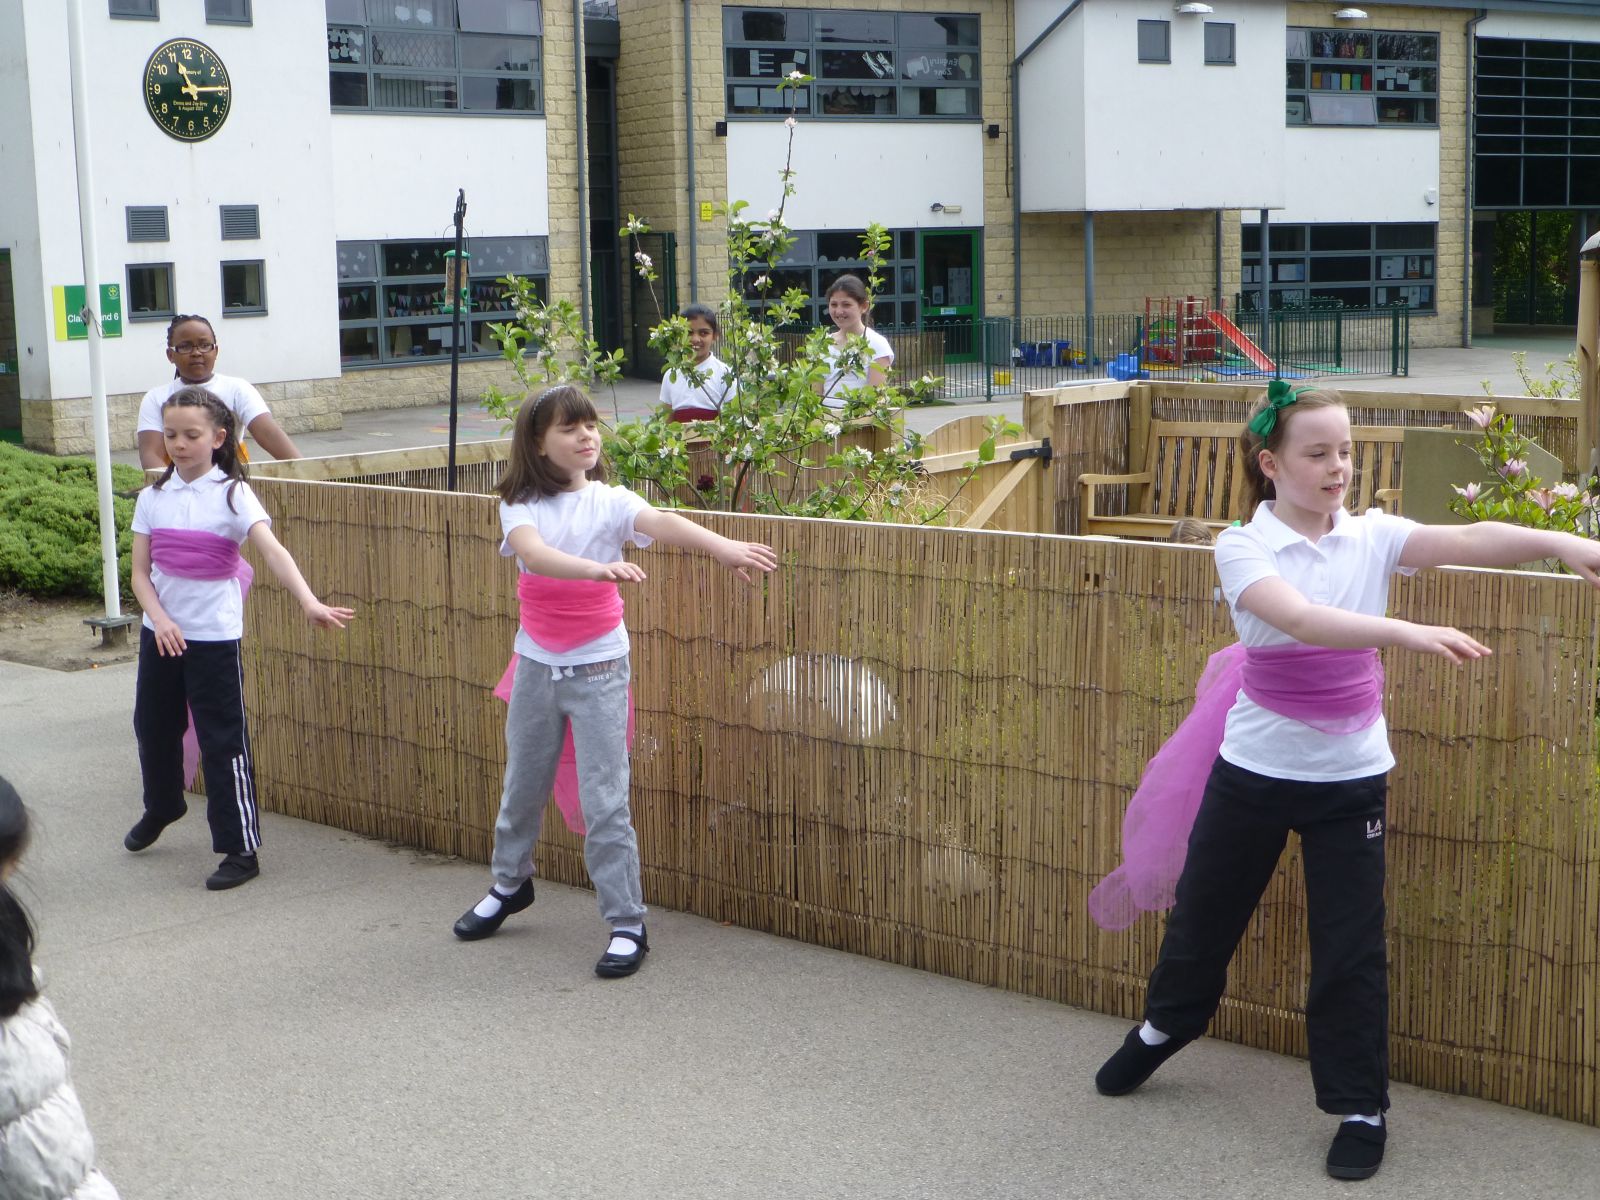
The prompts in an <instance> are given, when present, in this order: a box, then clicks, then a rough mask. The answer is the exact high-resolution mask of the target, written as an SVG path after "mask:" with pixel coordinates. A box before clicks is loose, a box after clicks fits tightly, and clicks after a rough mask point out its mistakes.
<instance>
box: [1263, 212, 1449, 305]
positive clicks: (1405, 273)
mask: <svg viewBox="0 0 1600 1200" xmlns="http://www.w3.org/2000/svg"><path fill="white" fill-rule="evenodd" d="M1269 229H1270V230H1271V235H1270V239H1269V240H1270V242H1271V247H1270V251H1269V253H1268V255H1267V258H1268V265H1269V267H1270V270H1271V275H1270V277H1269V278H1268V281H1267V287H1268V289H1269V290H1270V292H1271V297H1272V307H1273V308H1274V309H1277V308H1280V307H1281V308H1304V307H1322V306H1334V307H1344V308H1387V307H1389V306H1391V305H1395V304H1404V305H1406V306H1407V307H1409V308H1412V309H1417V310H1420V311H1424V312H1432V311H1434V309H1435V298H1434V265H1435V263H1434V248H1435V244H1436V238H1437V233H1438V226H1436V225H1428V224H1392V225H1331V224H1330V225H1270V226H1269ZM1242 235H1243V254H1242V266H1243V271H1242V272H1241V274H1240V289H1241V296H1240V304H1241V305H1242V306H1243V307H1244V308H1245V309H1246V310H1250V309H1256V308H1259V307H1260V305H1261V226H1260V225H1246V226H1244V228H1243V230H1242Z"/></svg>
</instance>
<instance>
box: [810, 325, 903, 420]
mask: <svg viewBox="0 0 1600 1200" xmlns="http://www.w3.org/2000/svg"><path fill="white" fill-rule="evenodd" d="M861 333H862V336H863V337H865V338H866V339H867V345H868V346H870V347H872V352H871V353H870V354H869V355H868V356H867V359H868V361H867V362H866V363H864V364H863V365H864V366H866V367H868V368H869V369H870V368H871V366H872V364H873V363H875V362H877V360H878V359H880V358H887V359H888V360H889V362H888V366H891V367H892V366H894V347H893V346H891V345H889V339H888V338H886V337H884V336H883V334H881V333H879V332H878V331H877V330H876V329H873V328H871V327H870V326H869V327H868V328H865V329H863V330H862V331H861ZM842 352H843V347H841V346H840V345H839V343H838V342H832V341H830V342H829V343H828V378H827V381H826V382H825V383H824V384H823V385H822V402H823V403H824V404H826V405H827V406H828V407H829V408H843V407H844V403H845V393H846V392H847V391H849V390H850V389H852V388H864V387H866V386H867V376H866V375H865V374H857V373H856V372H855V371H852V370H848V369H846V368H844V367H840V366H838V365H837V364H838V362H839V358H840V355H841V354H842Z"/></svg>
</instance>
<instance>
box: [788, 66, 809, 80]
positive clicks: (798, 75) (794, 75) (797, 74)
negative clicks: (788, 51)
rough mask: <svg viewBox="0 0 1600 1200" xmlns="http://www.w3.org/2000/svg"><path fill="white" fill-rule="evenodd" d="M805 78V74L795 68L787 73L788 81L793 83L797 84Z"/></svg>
mask: <svg viewBox="0 0 1600 1200" xmlns="http://www.w3.org/2000/svg"><path fill="white" fill-rule="evenodd" d="M805 77H806V73H805V72H804V71H801V70H799V69H798V68H796V69H795V70H793V71H790V72H789V79H790V80H791V81H792V82H794V83H799V82H800V81H801V80H802V79H804V78H805Z"/></svg>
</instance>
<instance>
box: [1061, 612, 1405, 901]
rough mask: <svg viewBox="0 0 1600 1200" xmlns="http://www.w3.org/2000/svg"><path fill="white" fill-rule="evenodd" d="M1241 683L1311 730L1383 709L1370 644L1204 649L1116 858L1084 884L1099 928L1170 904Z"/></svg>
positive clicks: (1137, 796) (1369, 719) (1338, 727)
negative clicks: (1186, 709)
mask: <svg viewBox="0 0 1600 1200" xmlns="http://www.w3.org/2000/svg"><path fill="white" fill-rule="evenodd" d="M1241 691H1243V692H1244V694H1245V695H1246V696H1247V697H1249V698H1250V699H1251V700H1252V701H1254V702H1255V703H1256V704H1259V705H1260V706H1261V707H1263V708H1266V709H1270V710H1271V711H1273V712H1275V713H1278V714H1279V715H1280V716H1285V717H1289V718H1290V719H1291V720H1295V721H1300V722H1302V723H1303V724H1306V725H1309V726H1311V728H1313V729H1316V730H1318V731H1319V732H1322V733H1336V734H1348V733H1356V732H1358V731H1360V730H1362V729H1365V728H1367V727H1368V726H1369V725H1371V724H1372V723H1373V722H1375V721H1376V720H1377V719H1378V718H1379V717H1380V716H1381V715H1382V713H1383V666H1382V664H1381V663H1380V662H1379V661H1378V652H1377V651H1376V650H1328V649H1324V648H1322V647H1320V646H1302V645H1298V644H1296V645H1289V646H1254V647H1245V646H1241V645H1239V644H1237V643H1235V644H1234V645H1232V646H1228V647H1227V648H1226V649H1223V650H1219V651H1217V652H1216V653H1215V654H1213V655H1212V656H1211V658H1210V659H1209V660H1208V661H1207V662H1206V668H1205V670H1204V672H1202V673H1201V676H1200V682H1199V684H1198V685H1197V686H1196V687H1195V697H1194V708H1193V709H1192V710H1191V711H1190V713H1189V715H1188V716H1187V717H1185V718H1184V719H1183V722H1182V723H1181V724H1180V725H1179V726H1178V728H1177V729H1176V730H1174V731H1173V734H1172V736H1171V737H1169V738H1168V739H1167V740H1166V742H1165V743H1163V745H1162V747H1161V749H1160V750H1158V751H1156V753H1155V756H1154V757H1153V758H1151V760H1150V761H1149V763H1148V764H1146V766H1145V769H1144V776H1143V777H1142V778H1141V779H1140V781H1139V787H1138V790H1137V791H1135V792H1134V794H1133V798H1132V799H1131V800H1130V801H1129V802H1128V811H1127V813H1126V815H1125V816H1124V817H1123V819H1122V865H1121V866H1120V867H1118V868H1117V869H1116V870H1115V871H1113V872H1111V874H1109V875H1107V876H1106V877H1105V878H1104V879H1102V880H1101V881H1100V882H1099V884H1097V885H1096V886H1095V888H1094V890H1093V891H1091V892H1090V893H1089V915H1090V916H1091V917H1092V918H1093V919H1094V921H1095V923H1096V924H1097V925H1099V926H1100V927H1101V928H1102V929H1126V928H1127V927H1128V926H1129V925H1131V924H1133V922H1134V920H1135V919H1136V918H1137V917H1138V916H1139V914H1140V913H1141V912H1151V911H1155V910H1157V909H1164V908H1171V907H1172V901H1173V895H1174V891H1175V889H1176V887H1177V884H1178V876H1179V875H1180V874H1181V873H1182V871H1183V861H1184V857H1185V855H1186V854H1187V852H1188V847H1189V832H1190V830H1191V829H1193V828H1194V818H1195V814H1196V813H1197V812H1198V811H1199V810H1200V799H1201V797H1202V796H1203V795H1204V793H1205V786H1206V780H1207V778H1208V777H1209V776H1210V773H1211V764H1212V763H1213V762H1214V761H1215V760H1216V757H1217V750H1218V748H1219V747H1221V745H1222V735H1223V731H1224V729H1225V727H1226V725H1227V719H1228V711H1229V710H1230V709H1231V708H1232V707H1233V705H1234V703H1235V701H1236V700H1237V698H1238V695H1239V693H1240V692H1241Z"/></svg>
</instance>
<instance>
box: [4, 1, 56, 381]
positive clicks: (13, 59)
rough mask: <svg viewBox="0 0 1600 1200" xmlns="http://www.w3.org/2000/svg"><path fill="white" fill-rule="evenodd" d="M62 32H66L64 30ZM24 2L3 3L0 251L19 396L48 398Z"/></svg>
mask: <svg viewBox="0 0 1600 1200" xmlns="http://www.w3.org/2000/svg"><path fill="white" fill-rule="evenodd" d="M63 28H64V26H63ZM25 50H26V45H25V43H24V39H23V16H22V0H0V249H6V250H9V251H11V274H12V284H11V286H12V288H13V290H14V292H15V294H16V314H17V360H18V365H19V368H20V370H21V380H20V383H21V395H23V396H28V397H47V396H48V395H49V394H50V393H49V387H50V363H49V355H48V350H47V348H46V346H45V339H46V338H48V337H49V336H50V331H49V326H50V320H51V318H50V312H49V310H44V311H41V310H40V307H39V305H38V304H36V303H34V302H33V297H36V296H37V295H38V294H39V292H40V291H41V289H42V287H43V282H42V276H41V274H40V251H39V205H38V198H37V194H36V193H35V190H34V187H33V131H32V112H31V110H32V103H31V97H30V96H29V92H28V67H27V55H26V53H25Z"/></svg>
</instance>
